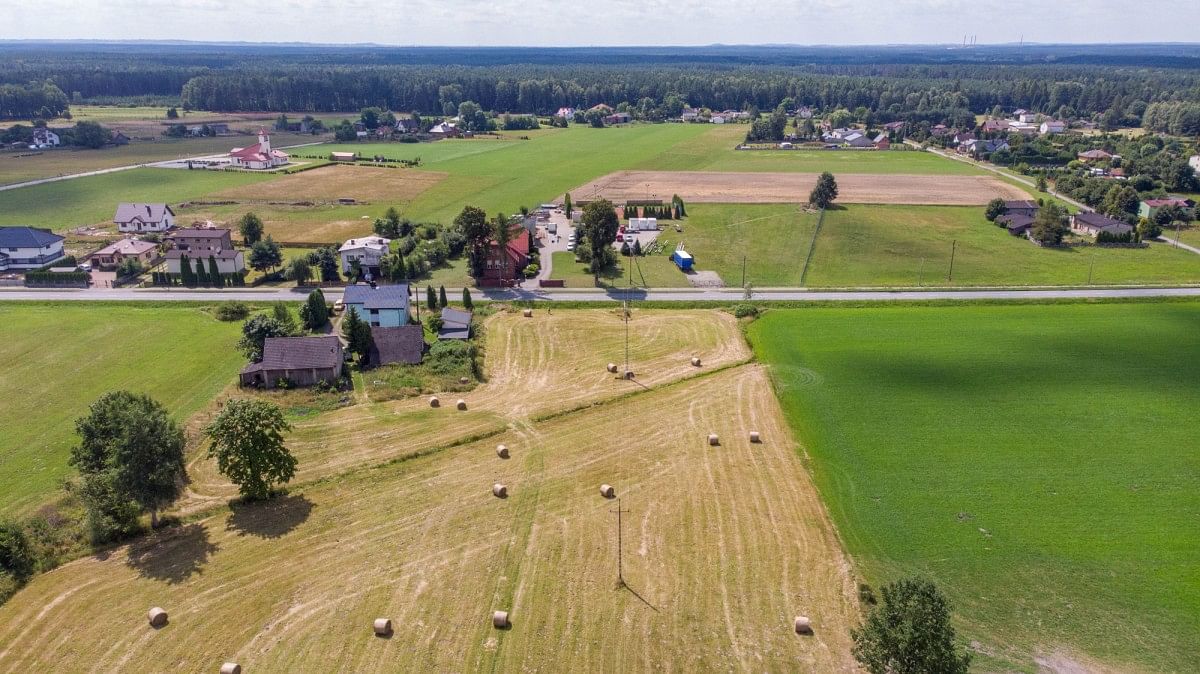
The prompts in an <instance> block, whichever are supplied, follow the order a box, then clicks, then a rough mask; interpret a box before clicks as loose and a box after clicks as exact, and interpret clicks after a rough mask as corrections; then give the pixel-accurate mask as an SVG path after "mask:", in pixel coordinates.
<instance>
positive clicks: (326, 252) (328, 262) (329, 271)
mask: <svg viewBox="0 0 1200 674" xmlns="http://www.w3.org/2000/svg"><path fill="white" fill-rule="evenodd" d="M308 262H309V264H312V265H316V267H317V269H319V270H320V272H321V280H322V281H324V282H329V281H337V280H338V279H339V278H340V277H339V275H338V253H337V249H336V248H334V247H332V246H326V247H325V248H318V249H317V250H315V251H313V252H312V253H309V256H308Z"/></svg>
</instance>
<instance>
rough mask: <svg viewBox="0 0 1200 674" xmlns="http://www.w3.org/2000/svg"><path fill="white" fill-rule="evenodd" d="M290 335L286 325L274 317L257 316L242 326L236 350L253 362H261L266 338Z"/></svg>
mask: <svg viewBox="0 0 1200 674" xmlns="http://www.w3.org/2000/svg"><path fill="white" fill-rule="evenodd" d="M289 334H291V333H290V332H289V331H288V328H287V326H286V325H284V324H282V323H280V322H279V320H278V319H276V318H275V317H274V316H265V315H261V314H260V315H258V316H253V317H251V318H250V320H248V321H246V322H245V323H243V324H242V338H241V339H240V340H239V341H238V344H237V346H238V349H240V350H241V352H242V353H244V354H246V357H247V358H249V359H250V360H252V361H254V362H256V363H257V362H259V361H260V360H262V352H263V344H265V343H266V341H267V338H268V337H287V336H288V335H289Z"/></svg>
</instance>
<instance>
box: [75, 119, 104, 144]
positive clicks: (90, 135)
mask: <svg viewBox="0 0 1200 674" xmlns="http://www.w3.org/2000/svg"><path fill="white" fill-rule="evenodd" d="M111 139H112V132H111V131H109V130H108V129H106V128H104V127H102V126H100V124H99V122H79V123H78V124H76V125H75V144H76V145H79V146H81V147H86V148H91V149H93V150H98V149H100V148H102V147H104V146H105V145H106V144H107V143H108V141H109V140H111Z"/></svg>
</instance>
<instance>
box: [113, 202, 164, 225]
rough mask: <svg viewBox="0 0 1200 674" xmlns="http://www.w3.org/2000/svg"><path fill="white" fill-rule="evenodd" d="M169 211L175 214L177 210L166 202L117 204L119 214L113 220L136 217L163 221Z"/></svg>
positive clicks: (129, 220) (131, 219) (143, 220)
mask: <svg viewBox="0 0 1200 674" xmlns="http://www.w3.org/2000/svg"><path fill="white" fill-rule="evenodd" d="M167 213H170V214H171V215H175V211H173V210H171V207H170V206H168V205H166V204H126V203H122V204H117V214H116V215H114V216H113V222H132V221H133V219H134V218H137V219H138V220H141V221H142V222H162V219H163V216H164V215H166V214H167Z"/></svg>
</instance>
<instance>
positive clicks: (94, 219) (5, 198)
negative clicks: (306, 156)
mask: <svg viewBox="0 0 1200 674" xmlns="http://www.w3.org/2000/svg"><path fill="white" fill-rule="evenodd" d="M272 177H273V176H268V175H255V174H251V173H233V172H228V173H227V172H222V171H188V170H186V169H156V168H139V169H131V170H129V171H120V172H117V173H107V174H104V175H99V176H92V177H89V178H77V179H74V180H64V181H61V182H56V183H47V184H45V185H35V186H33V187H23V188H21V189H16V190H9V191H6V192H0V225H32V226H35V227H49V228H51V229H53V230H55V231H62V230H65V229H70V228H72V227H77V226H80V225H94V224H97V223H111V222H112V216H113V213H114V212H115V211H116V210H117V204H118V203H120V202H122V201H150V202H155V201H163V202H167V203H171V204H177V203H179V202H180V201H186V200H188V199H196V198H199V197H202V196H204V195H206V194H209V193H211V192H216V191H218V190H223V189H226V188H229V187H234V186H236V185H244V184H246V183H252V182H258V181H261V180H270V179H271V178H272ZM180 220H181V222H180V224H183V222H182V220H183V219H182V218H181V219H180Z"/></svg>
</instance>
